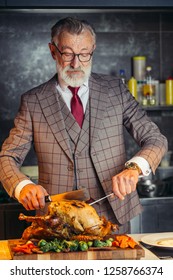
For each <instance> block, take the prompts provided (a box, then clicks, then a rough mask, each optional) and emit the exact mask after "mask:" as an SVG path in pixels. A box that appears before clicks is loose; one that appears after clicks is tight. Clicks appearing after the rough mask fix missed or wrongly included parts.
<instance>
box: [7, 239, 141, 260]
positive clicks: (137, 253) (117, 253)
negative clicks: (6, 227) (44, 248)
mask: <svg viewBox="0 0 173 280" xmlns="http://www.w3.org/2000/svg"><path fill="white" fill-rule="evenodd" d="M17 244H21V240H20V239H14V240H8V245H9V249H10V252H11V256H12V259H13V260H139V259H140V258H142V257H144V256H145V251H144V249H143V248H142V247H141V246H140V245H136V246H135V248H134V249H131V248H126V249H121V248H117V247H103V248H90V249H89V250H88V251H86V252H81V251H79V252H68V253H64V252H60V253H55V252H48V253H43V254H35V253H33V254H31V255H29V254H22V255H15V254H14V253H13V251H12V248H13V247H14V246H16V245H17Z"/></svg>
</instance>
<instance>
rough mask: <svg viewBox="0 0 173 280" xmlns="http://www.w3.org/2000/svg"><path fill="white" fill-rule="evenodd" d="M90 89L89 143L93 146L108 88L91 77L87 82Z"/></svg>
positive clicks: (102, 114) (104, 106)
mask: <svg viewBox="0 0 173 280" xmlns="http://www.w3.org/2000/svg"><path fill="white" fill-rule="evenodd" d="M89 88H90V100H89V102H90V143H91V146H93V145H94V143H95V141H96V139H97V136H98V131H99V130H100V126H101V123H102V120H103V118H104V111H105V110H106V104H107V92H108V87H107V86H106V85H105V84H100V83H97V81H96V80H95V79H94V78H93V77H92V76H91V78H90V81H89Z"/></svg>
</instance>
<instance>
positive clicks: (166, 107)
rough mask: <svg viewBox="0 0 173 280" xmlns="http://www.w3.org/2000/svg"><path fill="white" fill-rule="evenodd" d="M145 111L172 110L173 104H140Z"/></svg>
mask: <svg viewBox="0 0 173 280" xmlns="http://www.w3.org/2000/svg"><path fill="white" fill-rule="evenodd" d="M142 108H143V109H145V110H146V111H173V106H163V105H162V106H142Z"/></svg>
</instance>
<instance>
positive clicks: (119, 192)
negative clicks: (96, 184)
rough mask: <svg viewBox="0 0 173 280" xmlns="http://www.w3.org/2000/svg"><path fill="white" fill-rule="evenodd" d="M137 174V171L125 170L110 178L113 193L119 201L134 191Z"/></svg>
mask: <svg viewBox="0 0 173 280" xmlns="http://www.w3.org/2000/svg"><path fill="white" fill-rule="evenodd" d="M138 176H139V173H138V171H137V170H131V169H125V170H123V171H122V172H121V173H119V174H117V175H115V176H113V177H112V190H113V193H114V194H115V195H116V196H117V197H118V198H119V199H121V200H123V199H124V197H125V196H126V195H127V194H130V193H131V192H133V191H134V190H136V185H137V182H138Z"/></svg>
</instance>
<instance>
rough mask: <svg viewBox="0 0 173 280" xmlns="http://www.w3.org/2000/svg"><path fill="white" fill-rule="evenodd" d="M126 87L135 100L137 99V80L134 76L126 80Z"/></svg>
mask: <svg viewBox="0 0 173 280" xmlns="http://www.w3.org/2000/svg"><path fill="white" fill-rule="evenodd" d="M128 88H129V91H130V92H131V94H132V95H133V96H134V98H135V99H136V100H138V94H137V81H136V79H135V78H134V77H131V78H130V80H129V81H128Z"/></svg>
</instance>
